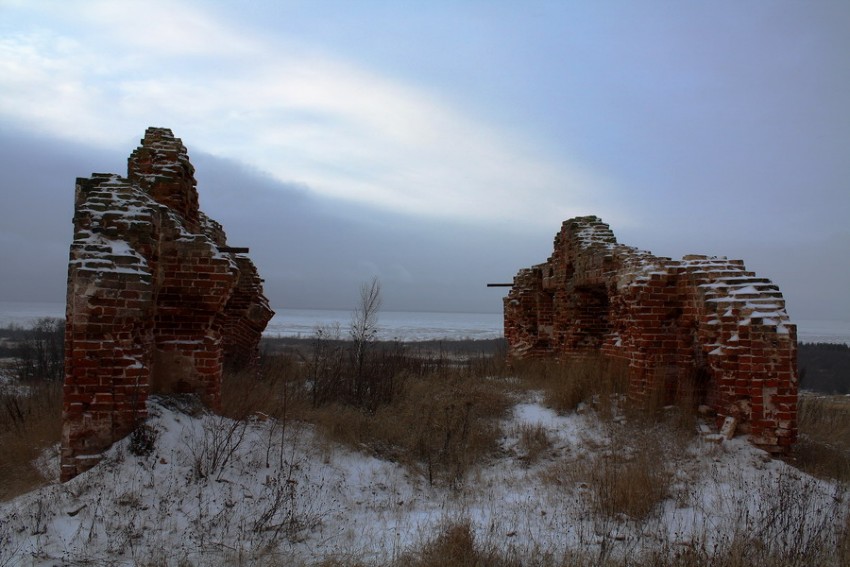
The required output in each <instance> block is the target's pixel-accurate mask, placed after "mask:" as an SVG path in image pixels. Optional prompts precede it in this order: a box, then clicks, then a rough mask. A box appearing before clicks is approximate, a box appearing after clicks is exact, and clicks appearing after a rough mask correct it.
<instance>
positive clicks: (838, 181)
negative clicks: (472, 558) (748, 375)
mask: <svg viewBox="0 0 850 567" xmlns="http://www.w3.org/2000/svg"><path fill="white" fill-rule="evenodd" d="M848 53H850V3H848V2H846V1H835V2H828V1H814V2H799V1H785V0H770V1H768V0H764V1H748V2H741V1H734V2H732V1H722V0H713V1H704V2H700V1H694V2H672V1H665V2H660V1H652V2H650V1H642V2H625V1H622V2H614V1H582V2H579V1H573V2H570V1H562V2H555V1H550V2H542V1H538V2H534V1H530V2H495V1H487V2H485V1H477V2H476V1H460V0H456V1H451V2H449V1H433V0H432V1H428V2H412V1H411V2H390V1H371V2H369V1H358V2H347V1H346V2H342V1H335V2H331V1H326V2H322V1H315V0H310V1H307V0H304V1H269V2H235V1H234V2H224V1H212V2H211V1H170V2H168V1H161V0H146V1H144V2H136V1H133V0H126V1H124V0H122V1H115V0H103V1H99V0H98V1H95V0H92V1H55V2H46V1H38V0H26V1H23V0H21V1H16V0H0V93H2V96H0V160H2V162H0V166H2V169H0V199H2V202H0V205H2V206H0V209H1V210H0V221H2V224H0V262H2V263H3V265H4V266H6V267H7V269H4V270H3V272H4V273H13V274H15V277H12V278H8V277H7V278H3V280H4V281H3V282H2V283H0V296H2V298H3V299H9V300H26V299H32V300H56V301H61V300H63V299H64V296H63V292H64V277H65V261H66V259H67V246H68V243H69V240H70V216H71V213H72V211H71V206H72V199H73V182H74V178H75V177H77V176H87V175H89V174H90V173H91V172H92V171H105V170H106V171H115V172H119V173H123V172H124V170H125V168H126V165H125V163H126V162H125V159H126V156H127V155H128V154H129V153H130V151H132V149H133V148H134V147H135V146H136V145H137V144H138V139H139V138H140V137H141V136H142V134H143V132H144V129H145V127H146V126H149V125H155V126H166V127H170V128H172V129H173V130H174V132H175V134H176V135H177V136H179V137H181V138H182V139H183V141H184V143H185V144H186V145H187V147H188V148H189V153H190V156H191V157H192V159H193V162H194V163H195V165H196V167H197V169H198V178H199V192H200V200H201V206H202V208H203V209H204V210H205V211H206V212H207V213H208V214H210V215H211V216H212V217H214V218H217V219H218V220H220V221H221V222H222V223H223V224H224V225H225V228H226V230H227V231H228V234H229V236H230V240H231V242H232V243H234V244H235V245H240V246H241V245H245V246H250V247H251V249H252V256H253V257H254V258H255V260H256V262H257V263H258V265H259V267H260V269H261V272H262V273H263V275H264V276H265V277H266V280H267V289H268V292H269V296H270V297H271V299H272V303H273V304H275V305H279V306H288V307H331V308H335V307H338V308H347V307H348V305H349V303H350V302H352V301H353V299H354V298H355V297H356V293H357V286H358V285H359V282H360V281H364V280H366V279H368V278H369V277H371V275H378V276H379V277H380V278H381V279H382V281H383V282H384V289H385V295H386V300H387V301H386V304H387V307H388V308H393V309H429V310H469V311H482V310H485V311H496V310H498V309H500V301H499V297H500V294H501V292H499V291H494V290H487V289H486V288H484V287H483V286H484V283H486V282H487V281H494V280H495V281H509V280H510V278H511V277H512V276H513V274H514V273H515V272H516V270H517V269H519V268H522V267H526V266H529V265H531V264H534V263H538V262H541V261H543V260H545V259H546V256H548V254H549V253H550V252H551V244H552V237H553V235H554V234H555V233H556V232H557V230H558V228H559V226H560V223H561V221H563V220H565V219H567V218H569V217H572V216H575V215H580V214H582V215H583V214H597V215H599V216H601V217H602V218H603V219H604V220H605V221H606V222H608V223H610V224H611V226H612V228H613V230H614V232H615V234H617V236H618V238H619V240H620V241H621V242H624V243H626V244H630V245H633V246H637V247H639V248H644V249H649V250H651V251H652V252H654V253H655V254H658V255H662V256H672V257H679V256H681V255H683V254H687V253H704V254H713V255H725V256H730V257H740V258H743V259H744V260H745V261H746V263H747V266H748V267H749V268H750V269H753V270H755V271H757V272H758V273H759V275H761V276H764V277H769V278H771V279H773V280H774V281H776V282H777V283H778V284H779V285H780V287H781V288H782V290H783V291H784V293H785V296H786V299H787V300H788V308H789V312H790V313H791V315H792V318H837V319H844V320H848V319H850V295H848V289H850V225H849V224H848V219H850V103H848V102H847V101H848V100H850V58H848ZM7 270H8V272H7Z"/></svg>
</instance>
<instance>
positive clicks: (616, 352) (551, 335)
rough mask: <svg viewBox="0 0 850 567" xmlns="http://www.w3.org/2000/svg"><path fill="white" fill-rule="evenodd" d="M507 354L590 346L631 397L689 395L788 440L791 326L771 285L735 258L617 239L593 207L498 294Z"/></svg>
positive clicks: (767, 436) (758, 431) (780, 442)
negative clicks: (666, 254)
mask: <svg viewBox="0 0 850 567" xmlns="http://www.w3.org/2000/svg"><path fill="white" fill-rule="evenodd" d="M505 337H506V339H507V342H508V345H509V352H510V354H511V355H512V356H514V357H519V358H524V357H530V356H554V357H560V358H570V357H576V356H582V355H584V354H587V353H594V352H599V353H602V354H604V355H606V356H608V357H612V358H617V359H619V360H622V361H624V362H625V363H627V364H628V367H629V395H630V397H631V398H632V399H633V400H635V401H636V402H638V403H642V404H649V403H652V402H655V401H659V400H660V401H662V402H667V403H670V402H672V401H675V400H676V399H682V398H689V399H690V398H692V397H693V398H695V399H696V400H697V401H698V403H701V404H706V405H708V406H709V407H711V408H712V409H713V410H714V411H715V412H716V413H717V415H718V417H719V418H723V417H726V416H732V417H734V418H735V419H736V420H737V421H738V423H739V424H740V431H742V432H745V433H749V434H750V439H751V440H752V441H753V442H754V443H755V444H757V445H759V446H762V447H764V448H766V449H768V450H771V451H778V452H781V451H787V450H788V448H789V447H790V445H791V444H793V442H794V440H795V438H796V413H795V412H796V396H797V368H796V348H797V346H796V327H795V326H794V325H793V324H792V323H790V321H789V318H788V315H787V313H786V311H785V304H784V300H783V298H782V295H781V293H780V292H779V290H778V288H777V286H775V285H774V284H773V283H771V282H770V281H769V280H766V279H764V278H758V277H756V276H755V274H753V273H752V272H749V271H747V270H746V268H745V266H744V264H743V262H742V261H740V260H727V259H725V258H716V257H707V256H686V257H685V258H683V259H682V260H678V261H674V260H671V259H670V258H663V257H656V256H653V255H652V254H650V253H649V252H645V251H641V250H638V249H636V248H632V247H629V246H624V245H622V244H619V243H617V241H616V238H615V237H614V235H613V233H612V232H611V231H610V228H609V227H608V225H606V224H605V223H602V222H601V221H600V220H599V219H598V218H596V217H578V218H575V219H571V220H569V221H566V222H565V223H564V224H563V225H562V228H561V231H560V232H559V233H558V234H557V235H556V237H555V241H554V251H553V254H552V256H551V257H550V258H549V259H548V260H547V262H546V263H544V264H539V265H537V266H534V267H533V268H531V269H525V270H521V271H520V272H519V273H518V274H517V277H516V278H515V279H514V283H513V287H512V289H511V291H510V293H509V294H508V296H507V297H506V298H505Z"/></svg>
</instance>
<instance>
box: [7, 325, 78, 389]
mask: <svg viewBox="0 0 850 567" xmlns="http://www.w3.org/2000/svg"><path fill="white" fill-rule="evenodd" d="M0 359H3V360H2V366H0V372H2V373H3V374H4V375H6V376H8V377H10V378H13V379H15V380H18V381H21V382H29V381H34V380H46V381H61V380H62V379H63V378H64V376H65V321H64V320H63V319H55V318H49V317H45V318H42V319H38V320H36V321H35V322H33V323H32V325H31V326H30V327H28V328H23V327H19V326H17V325H12V326H10V327H7V328H4V329H0Z"/></svg>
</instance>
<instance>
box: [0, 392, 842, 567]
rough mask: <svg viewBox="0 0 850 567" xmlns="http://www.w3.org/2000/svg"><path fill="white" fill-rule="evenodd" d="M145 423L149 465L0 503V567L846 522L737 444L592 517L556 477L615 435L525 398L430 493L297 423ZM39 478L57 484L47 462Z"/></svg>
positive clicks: (624, 549) (704, 445)
mask: <svg viewBox="0 0 850 567" xmlns="http://www.w3.org/2000/svg"><path fill="white" fill-rule="evenodd" d="M150 413H151V418H150V420H149V425H150V426H151V428H152V429H153V430H154V431H156V439H155V441H154V443H153V450H152V451H151V452H150V454H148V455H144V456H137V455H135V454H134V452H133V451H132V450H131V440H130V439H125V440H124V441H122V442H120V443H117V444H116V445H115V446H113V447H112V448H111V449H110V450H109V451H108V453H107V455H106V458H105V460H104V461H103V462H101V463H100V464H99V465H98V466H96V467H95V468H93V469H92V470H90V471H89V472H88V473H85V474H83V475H81V476H79V477H77V478H75V479H74V480H72V481H70V482H68V483H66V484H63V485H62V484H58V483H56V482H55V481H53V482H52V483H50V484H48V485H47V486H45V487H43V488H41V489H39V490H36V491H34V492H31V493H29V494H25V495H23V496H21V497H18V498H17V499H15V500H12V501H10V502H7V503H4V504H2V505H0V566H5V565H59V564H61V565H69V564H70V565H137V564H143V565H223V564H226V565H253V564H257V563H258V562H259V563H262V562H263V561H275V562H276V564H285V565H290V564H294V565H299V564H313V563H316V562H318V561H320V560H322V559H325V558H336V559H337V560H339V561H342V562H343V564H345V563H350V562H354V561H355V560H356V561H360V562H362V563H366V564H372V563H374V564H383V565H386V564H388V563H389V562H391V561H393V560H397V559H398V558H399V557H400V556H401V555H402V554H403V553H405V552H408V551H410V550H412V549H415V548H417V547H418V546H421V545H423V544H424V543H426V542H427V541H429V540H432V539H433V538H434V537H436V536H437V535H438V534H439V533H440V532H441V530H443V529H444V528H445V527H446V526H447V525H449V524H451V523H456V522H468V523H469V524H470V525H471V526H472V528H473V530H474V533H475V537H476V541H479V542H485V543H486V544H487V545H488V546H490V547H493V548H495V549H499V550H501V551H502V552H503V553H505V554H506V555H509V556H512V557H520V558H523V557H525V558H535V557H536V558H539V557H542V556H544V555H548V554H551V556H554V557H558V556H559V555H560V554H562V553H563V552H564V551H567V550H571V549H580V550H582V551H583V552H585V553H587V554H591V555H593V556H597V557H599V558H600V561H601V559H603V558H606V557H613V558H625V557H635V556H638V555H640V554H642V553H649V552H652V551H659V550H660V551H665V550H666V551H665V552H671V553H672V552H675V550H677V549H684V548H689V547H690V548H694V547H698V546H703V548H704V549H713V546H715V545H718V546H720V547H722V546H724V545H728V544H729V543H730V542H732V541H733V540H739V539H740V538H741V537H742V536H746V537H754V538H757V539H759V540H762V541H769V542H773V544H774V545H776V546H777V549H779V550H788V549H795V548H797V547H799V548H801V549H802V548H804V547H805V546H807V545H815V544H816V545H824V544H825V543H828V542H829V541H830V540H829V537H830V536H829V534H830V533H832V532H831V530H833V529H834V528H836V527H840V526H842V525H844V524H842V522H843V521H844V520H843V515H845V514H846V513H847V503H846V502H847V501H846V498H847V494H845V493H843V492H842V490H841V489H840V488H839V487H837V486H836V485H834V484H831V483H829V482H825V481H821V480H816V479H814V478H812V477H809V476H807V475H805V474H803V473H800V472H799V471H797V470H796V469H793V468H791V467H789V466H788V465H786V464H784V463H783V462H781V461H777V460H773V459H771V458H770V457H769V456H768V455H767V454H766V453H764V452H762V451H760V450H758V449H756V448H754V447H752V446H750V445H749V444H748V443H747V442H746V441H745V440H744V439H742V438H736V439H733V440H731V441H727V442H723V443H722V444H718V443H716V442H712V441H707V440H701V439H698V440H695V441H691V442H689V444H687V445H686V446H683V447H681V450H680V451H679V453H678V454H675V451H674V455H673V457H672V459H671V460H670V462H669V463H668V467H669V468H670V471H669V472H670V474H671V475H672V478H673V480H672V484H671V488H672V490H671V493H670V494H669V495H668V496H667V499H666V500H664V501H663V502H662V503H661V505H660V506H659V507H657V510H656V511H655V512H653V513H652V514H650V515H649V517H648V518H646V519H642V520H640V521H635V520H632V519H630V518H629V517H627V516H625V515H620V516H615V517H606V516H604V515H600V514H599V513H597V512H595V511H594V509H593V507H592V505H591V500H592V493H593V490H592V487H590V486H588V485H587V483H585V482H580V481H573V480H571V479H572V477H571V475H569V474H563V471H565V470H566V471H569V470H570V469H571V468H572V467H577V466H579V465H580V464H581V463H588V462H590V463H601V462H602V460H599V459H605V458H606V455H610V454H612V453H613V452H616V451H619V450H621V448H620V447H619V446H617V444H616V443H615V439H617V438H620V439H622V435H629V434H630V431H629V429H628V428H627V427H626V426H625V425H622V424H617V423H610V422H608V423H604V422H602V421H600V420H598V419H597V418H596V417H595V415H594V413H593V412H592V411H585V412H582V413H572V414H570V415H566V416H562V415H557V414H555V413H554V412H553V411H551V410H549V409H547V408H545V407H543V406H542V405H541V403H540V398H539V396H537V395H536V394H535V393H531V394H528V395H527V396H526V397H525V398H523V399H521V400H518V403H517V405H516V406H515V407H514V409H513V411H512V413H511V417H510V418H509V419H508V420H507V421H506V422H505V423H504V424H503V431H505V432H506V434H505V437H504V439H503V440H502V451H501V452H500V454H499V455H498V456H497V457H494V458H492V459H491V460H490V461H488V462H486V463H481V465H480V467H478V468H477V469H475V470H473V472H471V473H470V474H469V475H467V477H466V478H465V479H464V482H463V483H461V484H460V485H458V486H454V487H447V486H443V487H434V486H429V485H428V483H427V481H426V480H425V479H423V478H421V477H420V476H418V475H416V474H415V473H413V472H411V471H410V470H409V469H405V468H403V467H402V466H400V465H397V464H394V463H391V462H387V461H383V460H379V459H376V458H374V457H371V456H369V455H366V454H363V453H359V452H355V451H352V450H351V449H348V448H345V447H342V446H339V445H336V444H334V443H332V442H330V441H328V440H326V439H324V438H323V437H322V436H321V435H320V434H319V433H317V432H316V431H315V430H314V429H313V428H312V427H311V426H309V425H304V424H297V423H293V422H289V423H286V424H281V423H279V422H276V421H274V420H270V419H266V420H253V421H242V422H234V421H231V420H229V419H226V418H223V417H219V416H215V415H210V414H207V413H203V412H201V413H198V412H197V411H194V410H193V411H188V410H187V408H186V407H182V408H181V407H180V406H179V404H178V402H176V401H174V400H168V399H153V400H152V401H151V405H150ZM531 426H533V427H534V428H535V429H536V430H538V431H540V430H542V431H544V432H545V436H546V437H547V438H548V439H549V440H550V441H551V443H550V444H549V445H548V446H547V448H546V450H545V451H544V453H543V454H542V455H541V456H539V458H537V459H529V455H528V454H527V450H526V447H525V446H524V445H523V443H522V442H521V440H520V434H521V431H522V430H523V428H526V429H528V428H529V427H531ZM615 427H620V428H622V429H621V430H620V431H619V432H618V433H617V435H614V436H612V428H615ZM618 436H619V437H618ZM137 441H138V442H137V443H136V447H137V448H144V445H145V443H144V441H146V439H144V438H140V439H139V440H137ZM136 452H140V451H138V450H136ZM54 454H55V449H54ZM659 458H661V457H660V456H659ZM42 467H43V468H44V469H46V470H48V471H50V472H51V474H52V475H53V476H56V473H57V471H58V463H57V462H56V458H55V455H54V457H53V458H52V459H47V460H45V461H44V462H43V463H42ZM559 471H561V472H560V473H559Z"/></svg>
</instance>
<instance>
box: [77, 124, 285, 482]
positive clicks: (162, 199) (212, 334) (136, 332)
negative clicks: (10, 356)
mask: <svg viewBox="0 0 850 567" xmlns="http://www.w3.org/2000/svg"><path fill="white" fill-rule="evenodd" d="M128 169H129V174H128V178H122V177H119V176H117V175H113V174H93V175H92V177H91V178H88V179H85V178H81V179H78V180H77V188H76V197H75V212H74V240H73V242H72V243H71V251H70V261H69V266H68V297H67V307H66V319H67V321H66V323H67V324H66V334H65V346H66V361H65V362H66V364H65V386H64V405H63V435H62V450H61V467H62V471H61V478H62V480H63V481H64V480H68V479H70V478H73V477H74V476H76V475H77V474H79V473H81V472H84V471H85V470H87V469H88V468H90V467H91V466H93V465H94V464H96V463H97V462H98V460H99V457H100V454H101V453H102V452H103V451H104V450H106V449H107V448H108V447H109V446H110V445H111V444H112V443H113V442H114V441H116V440H118V439H121V438H122V437H124V436H126V435H127V434H128V433H129V432H131V431H132V430H133V429H134V428H135V427H136V426H137V424H138V423H139V421H140V420H141V419H143V418H144V417H145V416H146V412H147V410H146V401H147V397H148V395H149V394H150V393H190V392H191V393H197V394H198V395H199V396H200V397H201V398H202V400H204V402H205V403H206V404H208V405H210V406H212V407H217V406H218V405H219V403H220V400H221V373H222V368H223V366H224V364H225V362H227V361H228V360H229V361H230V363H232V364H233V365H234V366H245V365H248V364H251V363H254V362H256V359H257V349H258V344H259V339H260V335H261V333H262V331H263V329H264V328H265V325H266V323H267V322H268V321H269V319H270V318H271V317H272V315H273V312H272V311H271V309H270V308H269V305H268V300H267V299H266V297H265V296H264V295H263V290H262V280H261V279H260V278H259V275H258V273H257V270H256V268H255V267H254V265H253V263H252V262H251V261H250V259H248V258H247V256H244V255H243V254H235V253H233V252H232V251H230V249H228V248H227V247H226V236H225V234H224V231H223V230H222V228H221V226H220V225H219V224H218V223H216V222H215V221H212V220H210V219H208V218H207V217H206V216H205V215H203V213H201V212H200V211H198V204H197V192H196V191H195V179H194V177H193V172H194V168H192V166H191V164H190V163H189V160H188V156H187V155H186V149H185V147H183V144H182V142H181V141H180V140H179V139H178V138H175V137H174V136H173V135H172V134H171V131H170V130H166V129H161V128H149V129H148V131H147V132H146V134H145V138H144V139H143V140H142V146H141V147H140V148H139V149H137V150H136V151H135V152H133V155H132V156H131V157H130V160H129V168H128Z"/></svg>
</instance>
